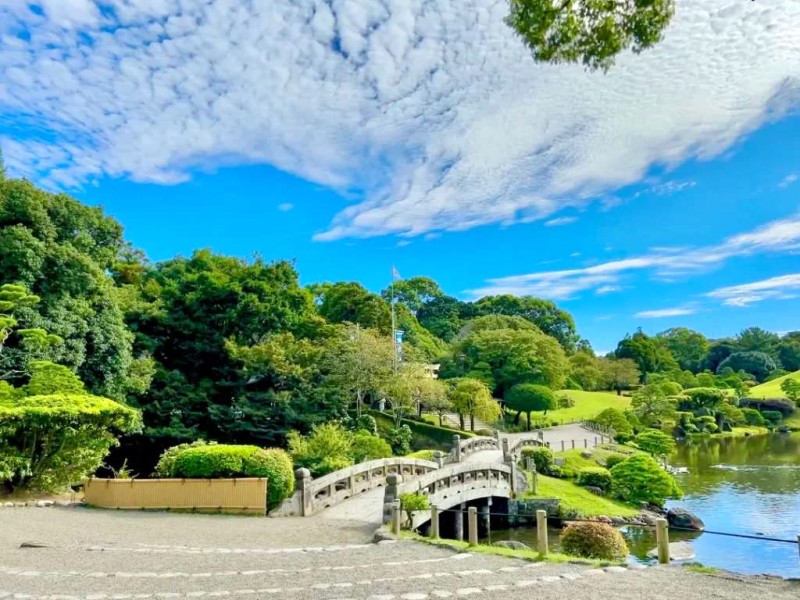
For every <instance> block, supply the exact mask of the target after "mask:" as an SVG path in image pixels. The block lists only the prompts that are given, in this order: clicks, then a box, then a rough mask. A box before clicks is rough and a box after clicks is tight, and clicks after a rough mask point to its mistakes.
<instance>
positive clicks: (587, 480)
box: [577, 467, 611, 492]
mask: <svg viewBox="0 0 800 600" xmlns="http://www.w3.org/2000/svg"><path fill="white" fill-rule="evenodd" d="M577 484H578V485H582V486H583V487H596V488H599V489H601V490H603V491H604V492H608V491H609V490H610V489H611V473H610V472H609V470H608V469H603V468H602V467H587V468H584V469H581V470H580V471H578V480H577Z"/></svg>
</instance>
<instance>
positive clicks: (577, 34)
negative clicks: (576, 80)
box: [506, 0, 675, 70]
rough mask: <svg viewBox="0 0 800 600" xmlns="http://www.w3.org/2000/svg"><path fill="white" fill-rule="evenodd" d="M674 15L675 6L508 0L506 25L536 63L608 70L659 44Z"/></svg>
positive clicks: (665, 1) (632, 0)
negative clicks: (627, 55)
mask: <svg viewBox="0 0 800 600" xmlns="http://www.w3.org/2000/svg"><path fill="white" fill-rule="evenodd" d="M674 11H675V1H674V0H647V1H641V0H626V1H623V2H570V1H569V0H564V1H561V0H557V1H555V2H554V1H553V0H511V2H510V12H509V15H508V17H507V18H506V23H507V24H508V25H509V27H511V28H512V29H513V30H514V31H515V32H516V33H517V35H519V36H520V37H521V38H522V41H523V42H524V43H525V45H526V46H528V48H529V49H530V50H531V53H532V54H533V58H534V60H536V61H537V62H544V63H582V64H583V65H585V66H586V67H587V68H589V69H603V70H607V69H609V68H610V67H611V66H612V65H613V64H614V61H615V59H616V57H617V55H619V54H620V53H621V52H623V51H625V50H628V49H631V50H633V52H635V53H637V54H638V53H639V52H642V51H644V50H646V49H648V48H650V47H652V46H654V45H655V44H657V43H658V42H659V41H661V39H662V37H663V35H664V30H665V29H666V28H667V25H669V23H670V21H671V20H672V15H673V13H674Z"/></svg>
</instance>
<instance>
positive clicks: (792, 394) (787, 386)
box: [781, 377, 800, 404]
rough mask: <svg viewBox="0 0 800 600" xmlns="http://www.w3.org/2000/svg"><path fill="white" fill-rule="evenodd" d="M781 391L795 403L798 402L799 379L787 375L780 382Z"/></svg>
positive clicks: (799, 392)
mask: <svg viewBox="0 0 800 600" xmlns="http://www.w3.org/2000/svg"><path fill="white" fill-rule="evenodd" d="M781 391H782V392H783V393H784V394H786V397H787V398H789V400H793V401H794V402H795V404H798V403H800V381H798V380H797V379H793V378H791V377H787V378H786V379H784V380H783V381H782V382H781Z"/></svg>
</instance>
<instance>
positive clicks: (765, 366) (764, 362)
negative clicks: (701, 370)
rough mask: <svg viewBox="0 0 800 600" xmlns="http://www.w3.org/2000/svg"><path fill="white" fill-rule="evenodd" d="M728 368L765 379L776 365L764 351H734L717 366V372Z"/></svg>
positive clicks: (761, 379)
mask: <svg viewBox="0 0 800 600" xmlns="http://www.w3.org/2000/svg"><path fill="white" fill-rule="evenodd" d="M726 368H729V369H731V370H733V371H744V372H746V373H750V374H751V375H753V376H754V377H755V378H756V379H757V380H758V381H765V380H766V379H767V377H769V376H770V375H771V374H772V373H774V372H775V371H777V370H778V365H777V364H775V361H774V360H773V359H772V357H771V356H770V355H769V354H767V353H766V352H734V353H733V354H731V355H730V356H728V358H726V359H725V360H723V361H722V362H721V363H720V364H719V366H718V367H717V373H720V372H722V371H724V370H725V369H726Z"/></svg>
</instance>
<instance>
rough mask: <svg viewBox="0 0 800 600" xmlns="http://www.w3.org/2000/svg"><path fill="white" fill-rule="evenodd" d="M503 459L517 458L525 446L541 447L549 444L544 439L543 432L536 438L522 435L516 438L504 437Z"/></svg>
mask: <svg viewBox="0 0 800 600" xmlns="http://www.w3.org/2000/svg"><path fill="white" fill-rule="evenodd" d="M502 446H503V459H504V460H506V461H508V460H512V459H513V460H515V461H516V460H517V459H518V458H519V455H520V453H521V452H522V449H523V448H541V447H547V446H548V444H547V443H546V442H545V441H544V440H543V439H542V435H541V432H539V436H538V437H536V438H529V437H520V438H516V439H514V440H510V439H509V438H503V444H502Z"/></svg>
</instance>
